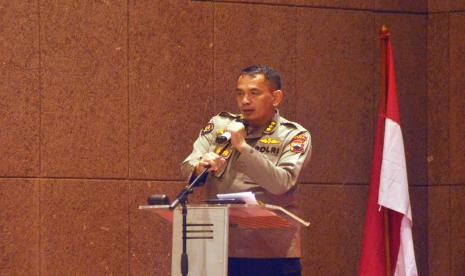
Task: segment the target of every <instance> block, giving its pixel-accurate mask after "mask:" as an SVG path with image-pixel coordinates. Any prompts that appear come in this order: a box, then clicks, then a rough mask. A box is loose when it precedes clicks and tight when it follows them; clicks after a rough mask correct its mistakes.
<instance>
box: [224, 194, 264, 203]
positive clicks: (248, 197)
mask: <svg viewBox="0 0 465 276" xmlns="http://www.w3.org/2000/svg"><path fill="white" fill-rule="evenodd" d="M216 196H217V197H218V198H219V199H241V200H243V201H244V202H245V203H246V204H257V200H256V199H255V195H254V193H252V192H242V193H231V194H217V195H216Z"/></svg>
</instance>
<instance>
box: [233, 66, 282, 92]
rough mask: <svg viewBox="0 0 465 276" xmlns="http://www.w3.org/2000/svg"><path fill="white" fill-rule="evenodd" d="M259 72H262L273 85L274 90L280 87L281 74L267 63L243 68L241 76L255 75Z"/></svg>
mask: <svg viewBox="0 0 465 276" xmlns="http://www.w3.org/2000/svg"><path fill="white" fill-rule="evenodd" d="M259 74H263V75H264V76H265V79H266V80H267V81H269V82H270V83H271V84H272V85H273V86H274V89H275V90H280V89H281V76H280V75H279V73H278V71H276V70H275V69H273V68H271V67H269V66H267V65H259V64H255V65H251V66H249V67H247V68H244V69H242V71H241V76H244V75H247V76H255V75H259Z"/></svg>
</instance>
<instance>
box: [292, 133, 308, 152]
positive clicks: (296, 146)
mask: <svg viewBox="0 0 465 276" xmlns="http://www.w3.org/2000/svg"><path fill="white" fill-rule="evenodd" d="M305 141H307V136H305V134H299V135H296V136H294V138H292V140H291V143H290V144H289V146H290V147H291V151H292V152H294V153H301V152H303V151H304V150H305Z"/></svg>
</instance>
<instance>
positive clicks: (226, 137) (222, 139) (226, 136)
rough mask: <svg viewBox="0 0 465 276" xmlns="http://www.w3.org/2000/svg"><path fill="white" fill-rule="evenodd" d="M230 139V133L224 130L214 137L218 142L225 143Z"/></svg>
mask: <svg viewBox="0 0 465 276" xmlns="http://www.w3.org/2000/svg"><path fill="white" fill-rule="evenodd" d="M229 139H231V133H229V132H225V133H223V134H221V135H220V136H218V137H216V142H217V143H219V144H222V143H225V142H227V141H229Z"/></svg>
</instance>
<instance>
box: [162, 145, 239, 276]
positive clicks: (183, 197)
mask: <svg viewBox="0 0 465 276" xmlns="http://www.w3.org/2000/svg"><path fill="white" fill-rule="evenodd" d="M229 144H230V141H228V142H227V143H226V144H225V145H224V147H223V148H222V149H221V150H220V152H219V153H218V155H220V156H221V154H222V153H223V152H224V150H225V149H226V148H227V147H228V146H229ZM209 168H210V166H207V167H206V168H205V170H203V172H202V173H200V174H199V175H198V176H197V177H196V178H195V179H194V180H192V182H190V183H189V185H188V186H186V187H185V188H184V189H182V191H181V192H180V193H179V195H178V197H177V198H176V199H175V200H174V201H173V202H172V203H171V204H170V207H169V208H170V209H171V210H174V208H176V206H178V205H179V204H181V210H182V211H181V212H182V254H181V274H182V276H187V273H189V258H188V257H187V239H188V237H187V206H186V204H187V196H188V195H189V194H191V193H193V188H194V187H196V186H197V184H198V183H199V182H200V180H201V179H203V178H204V177H205V176H206V175H207V174H208V169H209Z"/></svg>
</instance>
